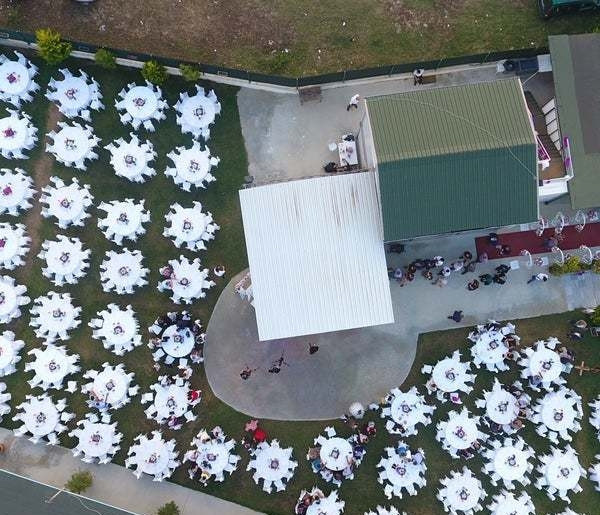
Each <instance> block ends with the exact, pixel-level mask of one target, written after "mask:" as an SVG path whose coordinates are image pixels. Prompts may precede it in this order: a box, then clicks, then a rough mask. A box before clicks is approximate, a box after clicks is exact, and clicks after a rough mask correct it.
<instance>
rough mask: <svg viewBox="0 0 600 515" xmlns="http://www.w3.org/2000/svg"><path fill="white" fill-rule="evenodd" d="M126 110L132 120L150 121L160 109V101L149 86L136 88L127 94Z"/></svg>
mask: <svg viewBox="0 0 600 515" xmlns="http://www.w3.org/2000/svg"><path fill="white" fill-rule="evenodd" d="M124 101H125V109H126V110H127V112H128V113H129V114H130V115H131V117H132V118H134V119H137V120H141V121H144V120H148V119H150V118H152V117H153V115H154V114H155V112H156V110H157V109H158V99H157V98H156V95H155V94H154V91H152V90H151V89H150V88H148V87H147V86H135V87H133V88H131V89H130V90H129V91H127V93H125V98H124Z"/></svg>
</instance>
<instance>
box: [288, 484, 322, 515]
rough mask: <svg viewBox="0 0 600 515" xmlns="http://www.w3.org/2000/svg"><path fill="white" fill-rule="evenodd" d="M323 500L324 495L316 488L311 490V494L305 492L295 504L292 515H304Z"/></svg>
mask: <svg viewBox="0 0 600 515" xmlns="http://www.w3.org/2000/svg"><path fill="white" fill-rule="evenodd" d="M321 499H325V494H324V493H323V492H322V491H321V490H320V489H318V488H313V490H312V492H306V493H305V494H304V495H303V496H302V498H301V499H300V500H299V501H298V503H297V504H296V507H295V508H294V513H295V514H296V515H306V513H307V512H308V508H309V507H310V506H311V505H312V504H313V503H316V502H320V501H321Z"/></svg>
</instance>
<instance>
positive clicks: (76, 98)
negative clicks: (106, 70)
mask: <svg viewBox="0 0 600 515" xmlns="http://www.w3.org/2000/svg"><path fill="white" fill-rule="evenodd" d="M55 87H56V96H57V100H58V101H59V102H60V105H61V107H63V108H65V109H70V110H78V109H82V108H84V107H86V106H87V105H88V104H89V103H90V97H91V92H90V87H89V85H88V83H87V82H86V81H85V80H84V79H83V78H81V77H75V76H71V77H67V78H66V79H64V80H61V81H56V83H55Z"/></svg>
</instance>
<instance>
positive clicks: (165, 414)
mask: <svg viewBox="0 0 600 515" xmlns="http://www.w3.org/2000/svg"><path fill="white" fill-rule="evenodd" d="M187 392H188V388H187V386H176V385H170V386H160V385H156V387H155V395H154V406H155V407H156V416H157V418H160V419H161V420H164V419H166V418H169V417H171V416H176V417H181V416H182V415H183V414H184V413H185V412H186V411H187V410H188V407H189V406H188V398H187Z"/></svg>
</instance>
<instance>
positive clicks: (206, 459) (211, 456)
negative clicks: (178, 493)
mask: <svg viewBox="0 0 600 515" xmlns="http://www.w3.org/2000/svg"><path fill="white" fill-rule="evenodd" d="M196 463H197V464H198V466H199V467H200V468H201V469H203V470H208V471H209V472H210V473H211V474H215V475H218V474H220V473H222V472H223V471H224V470H225V467H226V466H227V464H228V463H229V451H228V450H227V447H226V445H225V444H224V443H219V442H214V441H211V442H207V443H202V444H199V446H198V457H197V458H196ZM206 463H208V464H209V465H210V466H209V467H206V466H205V465H206Z"/></svg>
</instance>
